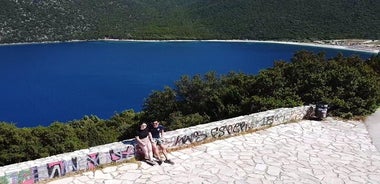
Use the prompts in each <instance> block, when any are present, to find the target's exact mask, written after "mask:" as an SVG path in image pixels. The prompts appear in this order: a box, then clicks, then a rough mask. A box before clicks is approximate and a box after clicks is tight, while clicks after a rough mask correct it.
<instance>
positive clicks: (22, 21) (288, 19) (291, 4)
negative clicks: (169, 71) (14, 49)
mask: <svg viewBox="0 0 380 184" xmlns="http://www.w3.org/2000/svg"><path fill="white" fill-rule="evenodd" d="M0 4H1V6H0V43H14V42H41V41H64V40H73V39H81V40H86V39H100V38H116V39H260V40H318V39H341V38H361V39H380V31H379V30H380V6H378V5H379V4H380V0H365V1H357V0H335V1H330V0H319V1H307V0H283V1H279V0H266V1H262V0H220V1H214V0H166V1H155V0H55V1H50V0H0Z"/></svg>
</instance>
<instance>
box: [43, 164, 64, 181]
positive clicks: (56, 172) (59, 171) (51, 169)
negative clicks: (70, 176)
mask: <svg viewBox="0 0 380 184" xmlns="http://www.w3.org/2000/svg"><path fill="white" fill-rule="evenodd" d="M47 170H48V174H49V178H55V177H60V176H64V175H65V174H66V168H65V164H64V162H63V161H58V162H52V163H48V164H47Z"/></svg>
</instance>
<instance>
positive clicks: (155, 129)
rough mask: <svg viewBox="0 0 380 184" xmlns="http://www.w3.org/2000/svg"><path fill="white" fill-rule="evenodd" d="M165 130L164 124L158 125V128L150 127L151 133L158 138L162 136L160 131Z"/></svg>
mask: <svg viewBox="0 0 380 184" xmlns="http://www.w3.org/2000/svg"><path fill="white" fill-rule="evenodd" d="M163 130H164V126H162V125H158V126H157V128H154V127H152V128H151V129H150V133H151V134H152V137H153V138H157V139H158V138H161V137H160V132H161V131H163Z"/></svg>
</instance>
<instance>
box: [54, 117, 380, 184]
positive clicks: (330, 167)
mask: <svg viewBox="0 0 380 184" xmlns="http://www.w3.org/2000/svg"><path fill="white" fill-rule="evenodd" d="M170 155H171V157H172V160H173V161H174V162H176V164H175V165H169V164H166V163H163V164H162V165H161V166H160V165H155V166H150V165H148V164H146V163H144V162H142V163H141V164H140V166H139V164H137V163H124V164H120V165H117V166H109V167H106V168H103V169H99V170H96V171H95V172H92V171H90V172H84V173H82V174H78V175H75V176H70V177H65V178H59V179H57V180H54V181H50V182H48V183H50V184H64V183H75V184H93V183H110V184H124V183H158V182H160V183H176V184H177V183H329V184H330V183H331V184H339V183H380V153H379V152H378V151H377V150H376V148H375V146H374V145H373V144H372V143H371V140H370V137H369V134H368V131H367V130H366V128H365V125H364V123H361V122H353V121H352V122H342V121H336V120H331V119H329V120H328V121H321V122H320V121H309V120H304V121H301V122H298V123H290V124H283V125H279V126H275V127H272V128H269V129H266V130H261V131H257V132H255V133H250V134H244V135H240V136H236V137H231V138H227V139H223V140H218V141H214V142H211V143H207V144H202V145H199V146H195V147H192V148H187V149H182V150H179V151H175V152H172V153H170Z"/></svg>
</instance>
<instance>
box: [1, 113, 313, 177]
mask: <svg viewBox="0 0 380 184" xmlns="http://www.w3.org/2000/svg"><path fill="white" fill-rule="evenodd" d="M311 107H313V106H301V107H295V108H280V109H275V110H269V111H265V112H260V113H254V114H250V115H246V116H239V117H236V118H231V119H225V120H222V121H216V122H211V123H208V124H203V125H197V126H193V127H188V128H183V129H178V130H175V131H170V132H165V135H164V141H165V144H166V145H167V146H168V147H169V148H178V147H182V146H186V145H189V144H193V143H200V142H202V141H206V140H210V139H217V138H221V137H228V136H232V135H234V134H239V133H242V132H245V131H248V130H255V129H261V128H265V127H269V126H274V125H278V124H282V123H287V122H291V121H297V120H301V119H303V118H304V117H305V116H306V115H307V113H308V112H309V110H310V108H311ZM134 155H135V149H134V140H133V139H130V140H125V141H122V142H115V143H111V144H106V145H101V146H96V147H91V148H89V149H83V150H77V151H74V152H71V153H64V154H60V155H55V156H51V157H47V158H41V159H37V160H33V161H28V162H22V163H17V164H12V165H7V166H4V167H0V184H3V183H4V184H6V183H10V184H18V183H23V184H32V183H36V182H38V181H42V180H45V179H48V178H54V177H59V176H64V175H66V174H67V173H70V172H76V171H80V170H91V169H94V168H96V167H97V166H99V165H102V164H108V163H111V162H119V161H123V160H127V159H130V158H133V157H134Z"/></svg>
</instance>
